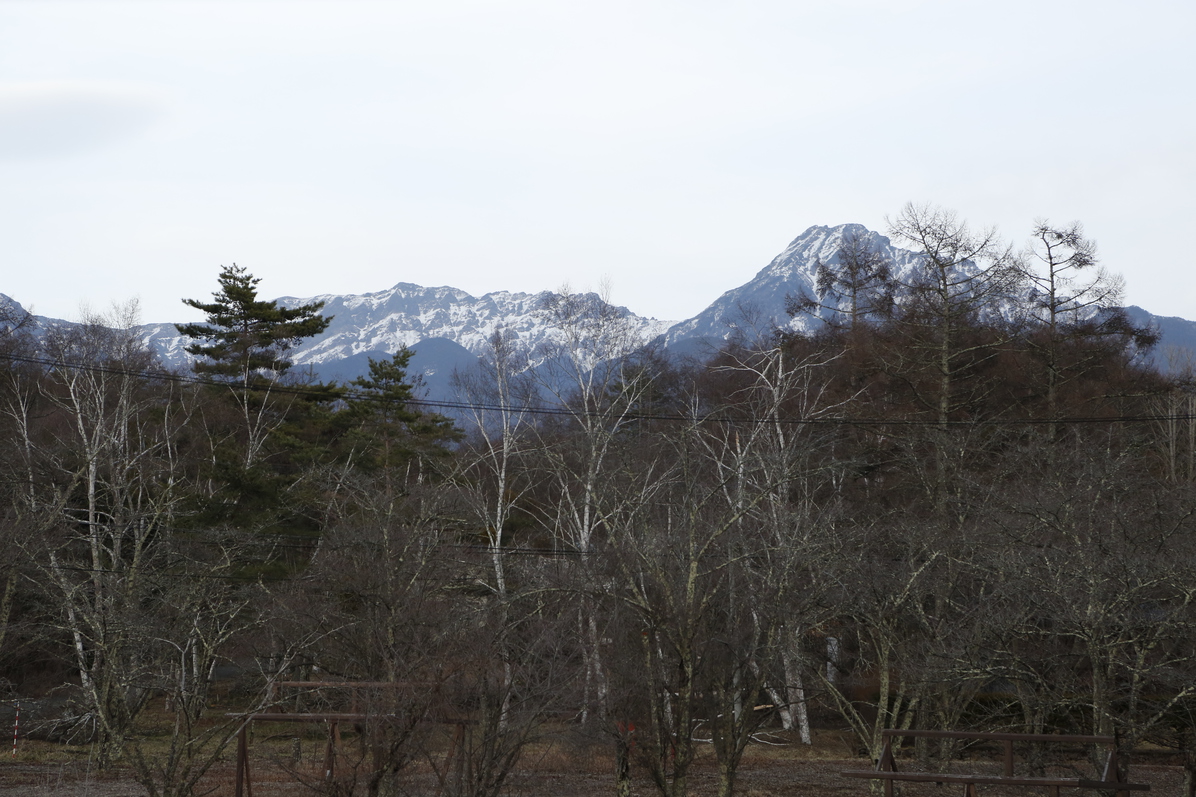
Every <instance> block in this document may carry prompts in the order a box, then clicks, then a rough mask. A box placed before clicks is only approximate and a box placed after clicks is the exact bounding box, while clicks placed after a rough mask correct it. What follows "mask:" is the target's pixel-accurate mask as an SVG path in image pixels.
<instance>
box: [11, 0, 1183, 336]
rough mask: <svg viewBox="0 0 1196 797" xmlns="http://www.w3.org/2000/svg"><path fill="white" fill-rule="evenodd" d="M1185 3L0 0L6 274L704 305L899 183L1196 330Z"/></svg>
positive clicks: (677, 313)
mask: <svg viewBox="0 0 1196 797" xmlns="http://www.w3.org/2000/svg"><path fill="white" fill-rule="evenodd" d="M1194 23H1196V3H1193V2H1191V0H1183V1H1182V2H1158V1H1155V2H1151V1H1150V0H1139V1H1138V2H1135V3H1129V2H1126V0H1118V1H1117V2H1094V1H1093V0H1084V1H1083V2H1052V0H1036V1H1035V2H1011V1H1010V0H1005V2H1001V3H993V2H983V3H981V2H968V1H966V0H949V1H947V2H938V1H936V0H927V1H926V2H917V1H915V0H875V1H870V0H838V1H830V0H822V1H821V2H801V1H800V0H788V1H778V2H727V1H724V2H705V1H704V0H686V1H685V2H668V1H664V0H662V1H659V2H658V1H655V0H635V2H621V1H620V0H602V2H584V3H582V2H567V1H565V0H553V1H552V2H532V1H528V2H523V1H521V0H496V1H495V2H483V1H482V0H477V1H476V2H468V1H466V0H461V1H460V2H458V1H457V0H436V2H428V0H420V1H419V2H400V1H399V0H388V1H387V2H367V1H366V0H336V1H335V2H300V1H299V0H286V2H278V3H276V2H264V1H256V2H255V1H251V0H237V1H236V2H231V1H229V2H226V1H224V0H203V1H202V2H171V1H170V0H162V1H159V2H149V0H140V1H136V2H123V3H117V2H104V1H103V0H87V2H77V3H75V2H55V1H53V0H25V1H22V0H0V257H2V264H3V265H2V268H0V275H2V279H0V293H5V294H8V295H10V296H12V297H13V298H15V299H17V300H18V301H20V302H22V303H23V304H25V305H26V306H31V307H32V308H33V309H34V310H35V311H36V312H38V313H41V314H45V315H51V316H57V317H66V318H76V317H78V315H79V309H80V304H81V303H82V302H88V303H89V304H90V305H91V306H92V307H93V308H94V309H99V310H102V309H104V308H105V307H107V306H108V305H109V304H110V303H111V302H113V301H124V300H127V299H130V298H133V297H139V299H140V301H141V305H142V317H143V319H144V320H145V321H173V320H191V319H194V318H196V317H197V314H196V313H195V311H191V310H188V309H186V308H184V307H183V306H182V304H181V303H180V299H181V298H183V297H194V298H205V299H206V298H207V297H208V296H210V294H211V292H212V291H213V290H214V289H215V287H216V282H215V280H216V275H217V273H218V271H219V268H220V266H221V265H226V264H230V263H232V262H236V263H238V264H240V265H242V266H245V267H246V268H248V269H249V271H251V272H252V273H254V274H255V275H257V276H259V277H261V278H262V283H261V286H260V287H261V291H262V293H263V294H264V295H266V296H269V297H275V296H280V295H294V296H310V295H314V294H319V293H363V292H368V291H377V290H383V289H385V288H388V287H390V286H392V285H393V284H395V283H396V282H414V283H418V284H421V285H452V286H455V287H458V288H461V289H463V290H466V291H468V292H470V293H473V294H475V295H480V294H482V293H485V292H488V291H493V290H521V291H537V290H542V289H548V288H555V287H558V286H559V285H560V284H562V283H563V282H568V283H569V284H570V285H572V286H573V287H574V288H576V289H586V288H594V287H597V286H599V285H600V284H601V283H602V282H603V281H604V280H607V281H609V283H610V285H611V287H612V293H613V298H614V300H615V301H616V302H618V303H619V304H624V305H627V306H628V307H630V308H631V309H632V310H634V311H636V312H638V313H640V314H643V315H650V316H655V317H658V318H667V319H681V318H685V317H688V316H690V315H693V314H695V313H697V312H698V311H699V310H701V309H703V308H704V307H705V306H706V305H707V304H709V303H710V302H711V301H712V300H713V299H715V298H716V297H717V296H718V295H719V294H720V293H722V292H723V291H725V290H727V289H730V288H732V287H735V286H737V285H740V284H742V283H743V282H746V281H747V280H748V279H750V278H751V277H752V276H753V275H754V274H755V272H756V271H758V270H759V269H760V268H761V267H763V266H764V265H766V264H767V263H768V262H769V260H771V259H772V257H774V256H775V255H776V254H777V253H778V252H780V251H781V250H782V249H783V248H784V247H785V245H786V244H787V243H788V242H789V241H790V240H791V239H793V238H794V237H796V236H797V235H798V234H800V233H801V232H802V231H803V230H805V229H806V228H807V227H809V226H811V225H814V224H827V225H834V224H842V223H845V222H859V223H861V224H865V225H867V226H868V227H870V228H873V229H878V230H883V229H884V227H885V216H886V215H889V216H892V215H894V214H896V213H897V212H898V211H899V210H900V208H901V206H902V205H903V204H904V203H905V202H907V201H911V200H912V201H916V202H932V203H935V204H938V205H942V206H945V207H948V208H953V209H955V210H956V211H958V212H959V213H960V215H962V216H964V217H966V218H968V219H969V220H970V221H972V222H973V223H975V224H976V225H979V226H984V225H989V224H995V225H997V226H998V227H999V228H1000V230H1001V231H1002V232H1003V233H1004V234H1005V235H1007V236H1008V237H1009V238H1011V239H1015V240H1019V241H1020V240H1023V239H1024V238H1025V237H1026V234H1027V233H1028V231H1029V229H1030V227H1031V225H1032V224H1033V222H1034V220H1035V219H1036V218H1040V217H1044V218H1048V219H1050V220H1052V221H1055V222H1059V223H1063V222H1067V221H1071V220H1074V219H1078V220H1081V221H1083V222H1084V224H1085V227H1086V229H1087V232H1088V233H1089V235H1090V236H1091V237H1092V238H1095V239H1096V241H1097V242H1098V244H1099V246H1100V252H1101V256H1102V260H1103V262H1104V264H1105V265H1106V266H1108V267H1109V268H1110V269H1112V270H1115V271H1119V272H1121V273H1123V274H1124V275H1125V277H1126V279H1127V282H1128V293H1129V295H1128V300H1129V302H1130V303H1134V304H1140V305H1142V306H1144V307H1146V308H1147V309H1149V310H1151V311H1152V312H1155V313H1158V314H1163V315H1181V316H1186V317H1188V318H1196V256H1194V255H1193V249H1192V247H1193V246H1194V245H1196V242H1193V243H1184V242H1185V241H1187V240H1188V239H1189V237H1192V236H1191V232H1192V229H1193V216H1194V214H1196V86H1194V85H1193V84H1194V82H1196V80H1194V79H1196V47H1194V46H1193V45H1192V40H1193V36H1194V34H1196V24H1194Z"/></svg>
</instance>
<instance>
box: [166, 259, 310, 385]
mask: <svg viewBox="0 0 1196 797" xmlns="http://www.w3.org/2000/svg"><path fill="white" fill-rule="evenodd" d="M260 281H261V280H260V279H259V278H258V277H254V276H253V275H251V274H249V273H248V272H247V271H246V270H245V269H244V268H242V267H241V266H238V265H237V264H236V263H233V264H232V265H231V266H227V267H224V268H222V269H221V271H220V277H219V282H220V290H219V291H218V292H216V293H214V294H212V298H213V301H211V302H201V301H199V300H198V299H184V300H183V304H186V305H187V306H189V307H194V308H195V309H196V310H202V311H203V312H205V313H207V314H208V318H207V322H206V323H203V324H180V325H178V327H177V328H178V330H179V333H180V334H183V335H186V336H187V337H189V338H194V339H196V340H197V341H199V342H197V343H192V344H191V345H190V346H188V347H187V352H188V353H189V354H193V355H195V356H196V357H202V358H204V359H202V360H200V361H198V362H196V363H195V372H196V373H198V374H205V375H208V376H211V377H214V378H216V379H219V380H222V381H227V382H234V383H240V384H242V385H244V386H245V387H249V386H250V385H251V384H253V383H254V382H255V381H258V378H263V377H269V378H271V379H277V378H278V377H279V376H281V375H282V374H283V373H285V372H286V370H287V369H288V368H290V367H291V363H290V362H289V361H288V360H287V359H286V352H287V351H288V350H289V349H290V348H291V347H293V346H294V345H295V344H296V343H298V342H299V341H300V340H303V339H304V338H310V337H312V336H314V335H319V334H320V333H321V332H323V331H324V330H325V329H327V328H328V324H329V323H331V321H332V319H331V318H325V317H324V316H322V315H320V310H321V308H323V307H324V303H323V302H314V303H312V304H305V305H302V306H300V307H279V306H278V302H276V301H270V302H263V301H261V300H259V299H258V298H257V284H258V283H259V282H260Z"/></svg>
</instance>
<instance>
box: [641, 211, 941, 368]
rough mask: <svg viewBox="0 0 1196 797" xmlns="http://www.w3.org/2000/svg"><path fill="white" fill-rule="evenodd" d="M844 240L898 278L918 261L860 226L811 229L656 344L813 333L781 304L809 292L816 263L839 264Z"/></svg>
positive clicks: (805, 319)
mask: <svg viewBox="0 0 1196 797" xmlns="http://www.w3.org/2000/svg"><path fill="white" fill-rule="evenodd" d="M847 237H856V238H858V239H859V240H860V241H861V242H862V243H863V244H865V245H866V246H867V247H868V248H869V249H871V250H872V251H876V252H880V253H883V254H885V255H887V256H888V257H889V259H890V260H891V261H892V265H893V274H894V276H895V277H897V279H899V280H902V279H908V277H909V272H910V270H911V269H913V268H914V266H915V265H916V264H917V263H918V261H919V259H920V258H919V256H918V255H916V254H915V253H913V252H910V251H907V250H905V249H898V248H897V247H895V246H893V244H892V243H891V242H890V241H889V239H888V238H886V237H885V236H883V235H881V234H880V233H878V232H874V231H872V230H869V229H868V228H867V227H865V226H863V225H862V224H840V225H839V226H837V227H821V226H814V227H811V228H809V229H808V230H806V231H805V232H803V233H802V234H801V235H799V236H797V237H796V238H794V239H793V242H792V243H790V244H789V246H787V247H786V248H785V251H783V252H781V253H780V254H779V255H777V256H776V257H775V258H773V261H772V262H771V263H769V264H768V265H767V266H765V267H764V268H762V269H760V271H759V273H757V274H756V276H755V277H753V278H752V279H751V281H749V282H747V283H746V284H744V285H741V286H739V287H738V288H734V289H732V290H729V291H727V292H726V293H724V294H723V295H722V296H720V297H719V298H718V299H716V300H715V301H714V303H713V304H711V305H710V306H709V307H707V308H706V309H705V310H703V311H702V312H701V313H698V314H697V315H696V316H694V317H693V318H690V319H687V320H685V321H681V322H680V323H677V324H674V325H673V326H672V327H670V328H669V330H668V331H667V332H666V333H665V334H664V335H663V336H662V338H661V343H663V344H664V345H665V346H667V347H669V348H673V347H677V346H681V347H685V348H694V347H695V346H697V345H700V344H705V345H717V344H718V343H720V342H722V341H726V340H727V339H729V338H730V337H731V336H732V335H733V334H736V333H737V332H738V333H740V334H743V335H745V336H746V337H747V338H748V339H749V340H752V339H757V338H760V337H762V336H765V335H767V334H769V333H770V332H771V331H772V330H773V329H775V328H777V327H780V328H783V329H789V330H793V331H810V330H812V329H813V328H814V326H815V325H817V324H818V321H817V319H815V318H813V317H811V316H808V315H800V314H799V315H796V316H794V317H792V318H790V317H789V315H788V314H787V313H786V312H785V300H786V298H787V297H788V296H790V295H796V294H797V293H799V292H801V291H803V290H804V291H807V292H812V291H813V290H814V285H815V280H816V272H817V268H818V264H819V263H820V262H821V263H825V264H827V265H835V264H838V263H839V262H840V251H839V249H840V247H841V246H842V244H843V241H844V238H847ZM699 342H700V344H699Z"/></svg>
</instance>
